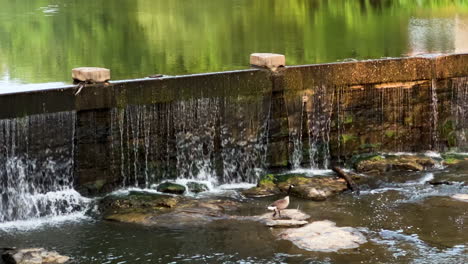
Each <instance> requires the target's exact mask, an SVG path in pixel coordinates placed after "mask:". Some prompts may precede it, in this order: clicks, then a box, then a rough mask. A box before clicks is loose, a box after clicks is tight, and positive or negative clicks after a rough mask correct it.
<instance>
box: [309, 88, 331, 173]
mask: <svg viewBox="0 0 468 264" xmlns="http://www.w3.org/2000/svg"><path fill="white" fill-rule="evenodd" d="M334 100H335V91H334V87H333V86H332V87H329V86H326V85H320V86H317V87H315V89H314V93H313V94H312V95H310V96H309V98H308V100H307V104H306V112H307V125H308V133H307V134H308V141H309V162H310V166H311V168H317V169H327V168H328V167H329V163H330V130H331V121H332V115H333V105H334Z"/></svg>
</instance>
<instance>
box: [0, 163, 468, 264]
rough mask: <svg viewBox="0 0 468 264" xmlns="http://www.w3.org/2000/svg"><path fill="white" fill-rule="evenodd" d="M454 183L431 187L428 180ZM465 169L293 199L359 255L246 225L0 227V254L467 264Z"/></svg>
mask: <svg viewBox="0 0 468 264" xmlns="http://www.w3.org/2000/svg"><path fill="white" fill-rule="evenodd" d="M431 179H434V180H440V181H452V182H455V184H453V185H445V186H431V185H429V184H424V182H425V181H427V180H431ZM467 181H468V162H465V163H463V164H460V165H457V166H454V167H452V168H450V169H441V170H436V171H433V172H418V173H412V172H407V173H401V172H400V173H395V174H388V175H386V176H382V177H378V178H374V179H370V180H363V182H361V187H362V189H363V190H362V193H361V195H360V196H356V195H353V194H349V193H348V194H342V195H338V196H336V197H334V198H331V199H329V200H327V201H325V202H314V201H306V200H301V199H299V198H294V197H293V198H292V200H291V206H290V207H291V208H299V209H301V210H303V211H305V212H307V213H308V214H310V215H311V216H312V220H324V219H328V220H331V221H334V222H336V223H337V225H338V226H351V227H355V228H358V229H359V230H361V232H363V234H364V235H365V236H366V238H367V239H368V242H367V243H365V244H363V245H361V246H360V247H359V248H357V249H350V250H340V251H338V252H308V251H305V250H301V249H299V248H297V247H296V246H294V245H293V244H292V243H290V242H288V241H284V240H278V239H276V237H275V236H274V234H273V232H275V230H274V229H270V228H267V227H265V226H263V225H261V224H258V223H255V222H249V221H234V220H223V221H215V222H212V223H210V224H206V225H203V226H202V227H193V228H191V227H186V228H151V227H142V226H138V225H133V224H122V223H115V222H107V221H102V220H99V216H92V217H89V218H88V219H87V220H79V221H76V222H68V223H67V222H65V223H61V224H55V225H46V226H42V227H40V228H36V229H32V230H24V229H23V230H22V229H19V230H18V229H16V230H15V229H11V228H4V227H3V228H2V227H0V247H4V246H18V247H36V246H37V247H46V248H48V249H55V250H57V251H59V252H60V253H62V254H65V255H69V256H71V257H72V258H73V262H72V263H92V264H94V263H95V264H100V263H113V264H118V263H120V264H122V263H132V264H133V263H134V264H137V263H369V264H370V263H421V264H422V263H434V264H435V263H460V264H461V263H468V224H467V222H468V203H466V202H461V201H457V200H454V199H452V198H450V196H451V195H453V194H455V193H465V194H468V186H467V185H466V182H467ZM273 199H277V197H269V198H263V199H246V200H242V203H243V208H242V209H241V210H240V212H235V214H240V215H256V214H263V213H264V212H265V206H266V205H268V204H269V203H270V202H271V201H272V200H273Z"/></svg>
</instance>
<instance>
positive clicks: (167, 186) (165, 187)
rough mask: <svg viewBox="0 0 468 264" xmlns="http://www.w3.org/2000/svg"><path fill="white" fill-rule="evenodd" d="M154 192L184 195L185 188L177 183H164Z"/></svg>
mask: <svg viewBox="0 0 468 264" xmlns="http://www.w3.org/2000/svg"><path fill="white" fill-rule="evenodd" d="M156 190H158V192H162V193H172V194H184V192H185V186H183V185H180V184H177V183H171V182H164V183H161V184H159V185H158V187H157V188H156Z"/></svg>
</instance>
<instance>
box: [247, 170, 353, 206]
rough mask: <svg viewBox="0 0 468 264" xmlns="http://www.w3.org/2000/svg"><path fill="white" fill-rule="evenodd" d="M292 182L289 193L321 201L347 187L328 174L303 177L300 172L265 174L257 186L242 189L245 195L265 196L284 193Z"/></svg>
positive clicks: (344, 182)
mask: <svg viewBox="0 0 468 264" xmlns="http://www.w3.org/2000/svg"><path fill="white" fill-rule="evenodd" d="M291 184H294V185H295V188H294V189H292V191H291V195H294V196H298V197H302V198H305V199H310V200H316V201H322V200H325V199H326V198H327V197H330V196H333V195H335V194H337V193H340V192H343V191H345V190H347V189H348V186H347V183H346V181H345V180H343V179H340V178H336V177H330V176H315V177H305V176H302V175H300V174H281V175H272V174H269V175H266V176H264V177H263V178H262V179H261V180H260V181H259V183H258V185H257V187H254V188H251V189H248V190H245V191H243V192H242V193H243V194H244V195H245V196H247V197H265V196H272V195H276V194H279V193H286V192H287V191H288V189H289V185H291Z"/></svg>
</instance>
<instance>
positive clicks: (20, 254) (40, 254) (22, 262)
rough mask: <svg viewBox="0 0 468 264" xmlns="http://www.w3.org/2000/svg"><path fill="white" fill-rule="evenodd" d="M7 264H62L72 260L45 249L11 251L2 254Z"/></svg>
mask: <svg viewBox="0 0 468 264" xmlns="http://www.w3.org/2000/svg"><path fill="white" fill-rule="evenodd" d="M2 259H3V261H4V262H5V264H61V263H66V262H67V261H68V260H70V258H69V257H67V256H62V255H60V254H58V253H57V252H55V251H47V250H45V249H43V248H26V249H9V250H6V251H5V252H4V253H3V254H2Z"/></svg>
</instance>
